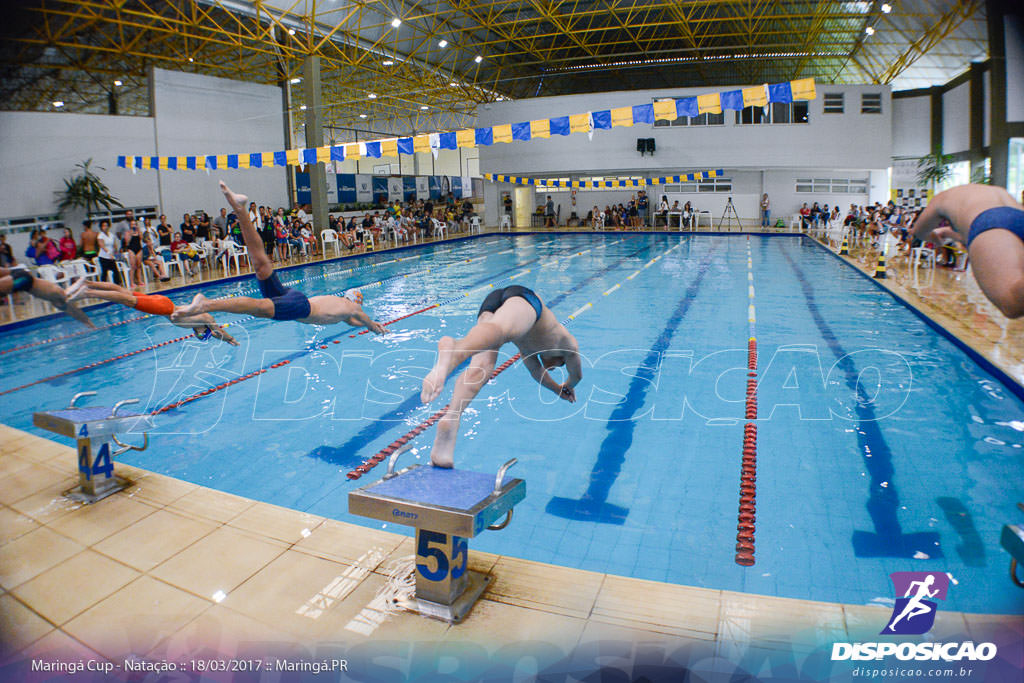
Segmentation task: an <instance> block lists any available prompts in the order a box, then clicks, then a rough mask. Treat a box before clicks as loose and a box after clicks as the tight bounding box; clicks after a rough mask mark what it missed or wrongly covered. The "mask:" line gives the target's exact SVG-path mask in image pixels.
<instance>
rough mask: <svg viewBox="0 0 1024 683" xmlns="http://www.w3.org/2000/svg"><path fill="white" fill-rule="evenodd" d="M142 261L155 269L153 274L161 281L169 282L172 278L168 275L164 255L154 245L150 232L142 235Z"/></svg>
mask: <svg viewBox="0 0 1024 683" xmlns="http://www.w3.org/2000/svg"><path fill="white" fill-rule="evenodd" d="M142 263H143V265H146V266H148V267H149V269H150V270H152V271H153V275H154V276H155V277H157V278H159V279H160V282H167V281H168V280H170V279H171V278H170V277H168V276H167V266H166V265H165V264H164V259H163V257H162V256H161V255H160V253H159V252H157V250H156V247H155V246H154V245H153V235H152V234H150V233H148V232H147V233H145V234H143V236H142Z"/></svg>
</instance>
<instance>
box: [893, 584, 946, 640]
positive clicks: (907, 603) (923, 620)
mask: <svg viewBox="0 0 1024 683" xmlns="http://www.w3.org/2000/svg"><path fill="white" fill-rule="evenodd" d="M889 578H890V579H892V583H893V586H894V587H895V589H896V595H897V596H902V597H897V598H896V605H895V607H893V608H892V616H891V617H890V618H889V623H888V624H886V625H885V628H884V629H882V633H881V634H880V635H893V634H899V635H905V636H909V635H920V634H922V633H927V632H928V631H929V629H931V627H932V624H934V623H935V613H936V612H938V606H937V605H936V604H935V603H934V602H932V598H938V599H939V600H945V599H946V591H948V590H949V576H947V575H946V574H943V573H942V572H893V573H892V574H890V575H889Z"/></svg>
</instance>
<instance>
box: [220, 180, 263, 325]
mask: <svg viewBox="0 0 1024 683" xmlns="http://www.w3.org/2000/svg"><path fill="white" fill-rule="evenodd" d="M220 191H221V192H223V193H224V198H225V199H227V200H228V204H230V205H231V208H232V209H234V210H235V215H236V216H238V225H239V226H240V227H241V228H242V239H243V240H245V247H246V249H247V250H248V251H249V259H250V260H251V261H252V267H253V270H255V271H256V277H257V278H258V279H260V280H266V279H267V278H268V277H270V275H271V274H272V273H273V272H274V262H273V261H271V260H270V257H269V256H267V251H266V250H265V249H264V248H263V238H261V237H260V234H259V232H257V231H256V227H255V226H254V225H253V224H252V221H251V220H249V209H248V208H246V202H248V201H249V198H248V197H246V196H245V195H244V194H237V193H235V192H232V191H231V188H229V187H228V186H227V185H225V184H224V181H223V180H222V181H221V182H220ZM253 315H255V314H253ZM271 315H273V312H271Z"/></svg>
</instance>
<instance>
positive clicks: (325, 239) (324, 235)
mask: <svg viewBox="0 0 1024 683" xmlns="http://www.w3.org/2000/svg"><path fill="white" fill-rule="evenodd" d="M320 241H321V242H322V243H323V246H322V250H323V252H324V256H325V257H326V256H327V245H328V244H330V245H331V246H332V247H334V255H335V256H337V255H338V254H339V252H340V250H341V247H340V246H338V244H339V242H340V240H339V239H338V233H337V231H336V230H333V229H331V228H324V229H323V231H322V232H321V233H320Z"/></svg>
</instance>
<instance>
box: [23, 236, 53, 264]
mask: <svg viewBox="0 0 1024 683" xmlns="http://www.w3.org/2000/svg"><path fill="white" fill-rule="evenodd" d="M32 235H33V237H32V238H30V241H29V245H28V248H27V249H26V250H25V256H26V257H27V258H29V259H30V260H33V261H34V262H35V264H36V265H37V266H49V265H53V264H54V263H55V262H56V261H57V259H58V258H60V249H58V248H57V245H56V244H55V243H54V241H53V240H51V239H50V238H49V236H47V234H46V231H45V230H42V229H40V230H38V231H36V230H33V231H32Z"/></svg>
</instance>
